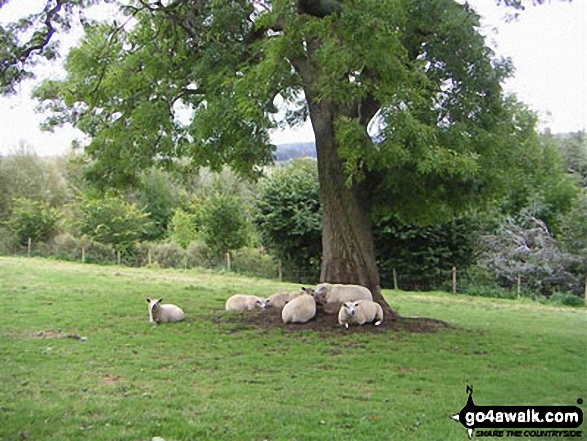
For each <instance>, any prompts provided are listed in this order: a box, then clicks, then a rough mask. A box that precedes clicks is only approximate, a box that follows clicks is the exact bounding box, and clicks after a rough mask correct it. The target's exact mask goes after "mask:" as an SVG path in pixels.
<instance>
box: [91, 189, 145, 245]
mask: <svg viewBox="0 0 587 441" xmlns="http://www.w3.org/2000/svg"><path fill="white" fill-rule="evenodd" d="M80 210H81V219H80V220H79V223H80V231H81V233H82V234H86V235H88V236H89V237H90V238H91V239H92V240H94V241H96V242H100V243H102V244H107V245H112V246H113V247H114V248H115V249H117V250H119V251H124V250H128V249H129V248H130V247H131V246H132V245H133V244H135V243H136V242H137V241H138V240H139V239H140V238H141V237H142V236H143V235H144V234H145V232H146V231H147V229H148V228H149V224H150V221H149V220H148V216H149V215H148V213H144V212H143V211H141V210H140V209H139V208H138V207H137V206H136V205H135V204H130V203H128V202H126V201H125V200H124V199H123V198H122V197H120V196H116V195H105V196H103V197H100V198H94V197H84V198H83V199H82V200H81V201H80Z"/></svg>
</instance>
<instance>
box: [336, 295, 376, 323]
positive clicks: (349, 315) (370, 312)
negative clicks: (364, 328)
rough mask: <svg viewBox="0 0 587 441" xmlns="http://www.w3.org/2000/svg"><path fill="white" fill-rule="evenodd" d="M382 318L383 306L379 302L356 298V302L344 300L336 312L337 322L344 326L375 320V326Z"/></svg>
mask: <svg viewBox="0 0 587 441" xmlns="http://www.w3.org/2000/svg"><path fill="white" fill-rule="evenodd" d="M382 320H383V308H381V305H380V304H379V303H376V302H373V301H371V300H358V301H356V302H345V303H343V305H342V306H341V307H340V311H339V312H338V323H340V324H341V325H344V326H345V328H348V327H349V324H350V325H364V324H365V323H373V322H375V323H374V324H375V326H378V325H380V324H381V321H382Z"/></svg>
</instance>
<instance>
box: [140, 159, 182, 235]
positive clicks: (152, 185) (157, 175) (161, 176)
mask: <svg viewBox="0 0 587 441" xmlns="http://www.w3.org/2000/svg"><path fill="white" fill-rule="evenodd" d="M136 198H137V204H138V205H139V206H140V207H141V209H142V210H143V211H145V212H147V213H149V219H150V220H151V227H150V228H149V229H148V230H147V232H146V234H145V237H144V238H143V239H145V240H150V241H152V240H158V239H162V238H163V237H164V236H165V234H166V233H167V225H168V223H169V221H170V220H171V217H172V215H173V213H174V210H175V208H176V207H177V206H178V205H179V188H178V187H177V186H176V185H175V184H174V183H173V182H171V179H170V176H169V174H165V173H164V172H162V171H161V170H156V169H151V170H149V171H147V172H145V173H143V174H142V175H141V177H140V181H139V187H138V189H137V192H136Z"/></svg>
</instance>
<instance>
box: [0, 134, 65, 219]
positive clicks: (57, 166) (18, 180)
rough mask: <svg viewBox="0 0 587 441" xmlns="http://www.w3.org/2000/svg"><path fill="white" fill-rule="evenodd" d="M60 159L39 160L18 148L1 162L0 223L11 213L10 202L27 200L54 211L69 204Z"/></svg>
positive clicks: (24, 146) (21, 147) (27, 147)
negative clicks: (43, 203)
mask: <svg viewBox="0 0 587 441" xmlns="http://www.w3.org/2000/svg"><path fill="white" fill-rule="evenodd" d="M62 165H63V164H62V161H61V160H60V159H46V158H45V159H43V158H39V157H38V156H37V155H36V153H34V152H33V151H32V150H31V149H30V147H29V146H27V145H26V144H21V145H20V146H19V148H18V149H17V150H15V152H14V153H13V154H12V155H10V156H7V157H5V158H2V160H0V193H1V195H0V220H2V219H7V218H8V217H9V216H10V213H11V211H12V200H13V199H18V198H26V199H31V200H34V201H44V202H47V203H48V204H50V205H51V206H54V207H57V206H59V205H62V204H64V203H65V202H67V201H68V200H69V192H68V190H67V186H66V183H65V180H64V176H63V170H62Z"/></svg>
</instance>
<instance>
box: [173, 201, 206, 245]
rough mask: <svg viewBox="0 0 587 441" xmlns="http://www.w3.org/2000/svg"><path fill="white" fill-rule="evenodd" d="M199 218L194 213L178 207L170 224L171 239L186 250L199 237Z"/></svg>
mask: <svg viewBox="0 0 587 441" xmlns="http://www.w3.org/2000/svg"><path fill="white" fill-rule="evenodd" d="M198 224H199V222H198V219H197V216H196V215H194V214H193V213H189V212H187V211H184V210H183V209H181V208H177V209H176V210H175V212H174V213H173V216H172V218H171V220H170V221H169V225H168V233H169V239H171V240H172V241H173V242H175V243H176V244H178V245H179V246H180V247H182V248H183V249H184V250H185V249H187V247H188V245H189V244H190V243H192V242H194V241H195V240H196V239H198V237H199V235H198Z"/></svg>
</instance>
